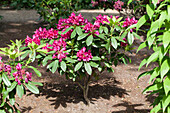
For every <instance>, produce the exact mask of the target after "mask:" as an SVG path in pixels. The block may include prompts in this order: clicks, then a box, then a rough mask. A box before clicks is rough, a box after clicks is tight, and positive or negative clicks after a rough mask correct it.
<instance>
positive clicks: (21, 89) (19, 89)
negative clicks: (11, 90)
mask: <svg viewBox="0 0 170 113" xmlns="http://www.w3.org/2000/svg"><path fill="white" fill-rule="evenodd" d="M16 92H17V95H18V97H19V98H22V96H23V95H24V87H23V85H17V87H16Z"/></svg>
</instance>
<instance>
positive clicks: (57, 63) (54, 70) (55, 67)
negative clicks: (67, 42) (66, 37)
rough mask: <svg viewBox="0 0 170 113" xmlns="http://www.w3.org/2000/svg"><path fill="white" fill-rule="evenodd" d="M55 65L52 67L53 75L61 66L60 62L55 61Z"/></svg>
mask: <svg viewBox="0 0 170 113" xmlns="http://www.w3.org/2000/svg"><path fill="white" fill-rule="evenodd" d="M53 62H54V63H53V66H52V71H51V72H52V73H55V72H56V70H57V68H58V65H59V61H58V60H55V61H53Z"/></svg>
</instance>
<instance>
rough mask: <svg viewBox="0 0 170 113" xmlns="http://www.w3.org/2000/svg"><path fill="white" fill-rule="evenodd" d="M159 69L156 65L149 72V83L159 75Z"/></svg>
mask: <svg viewBox="0 0 170 113" xmlns="http://www.w3.org/2000/svg"><path fill="white" fill-rule="evenodd" d="M159 71H160V67H156V68H155V69H154V70H153V73H152V74H151V76H150V79H149V83H151V81H152V80H153V79H154V78H156V77H157V76H159Z"/></svg>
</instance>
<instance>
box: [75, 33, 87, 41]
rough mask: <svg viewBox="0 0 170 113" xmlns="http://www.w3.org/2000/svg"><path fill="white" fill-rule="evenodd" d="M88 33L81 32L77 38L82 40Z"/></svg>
mask: <svg viewBox="0 0 170 113" xmlns="http://www.w3.org/2000/svg"><path fill="white" fill-rule="evenodd" d="M87 35H88V34H87V33H84V34H81V35H79V36H78V38H77V40H82V39H84V38H85V37H86V36H87Z"/></svg>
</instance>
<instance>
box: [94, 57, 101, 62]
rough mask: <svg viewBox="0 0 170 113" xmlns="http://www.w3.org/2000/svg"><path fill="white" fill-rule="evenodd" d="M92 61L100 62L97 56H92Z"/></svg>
mask: <svg viewBox="0 0 170 113" xmlns="http://www.w3.org/2000/svg"><path fill="white" fill-rule="evenodd" d="M92 60H93V61H98V60H101V58H100V57H98V56H93V58H92Z"/></svg>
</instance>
